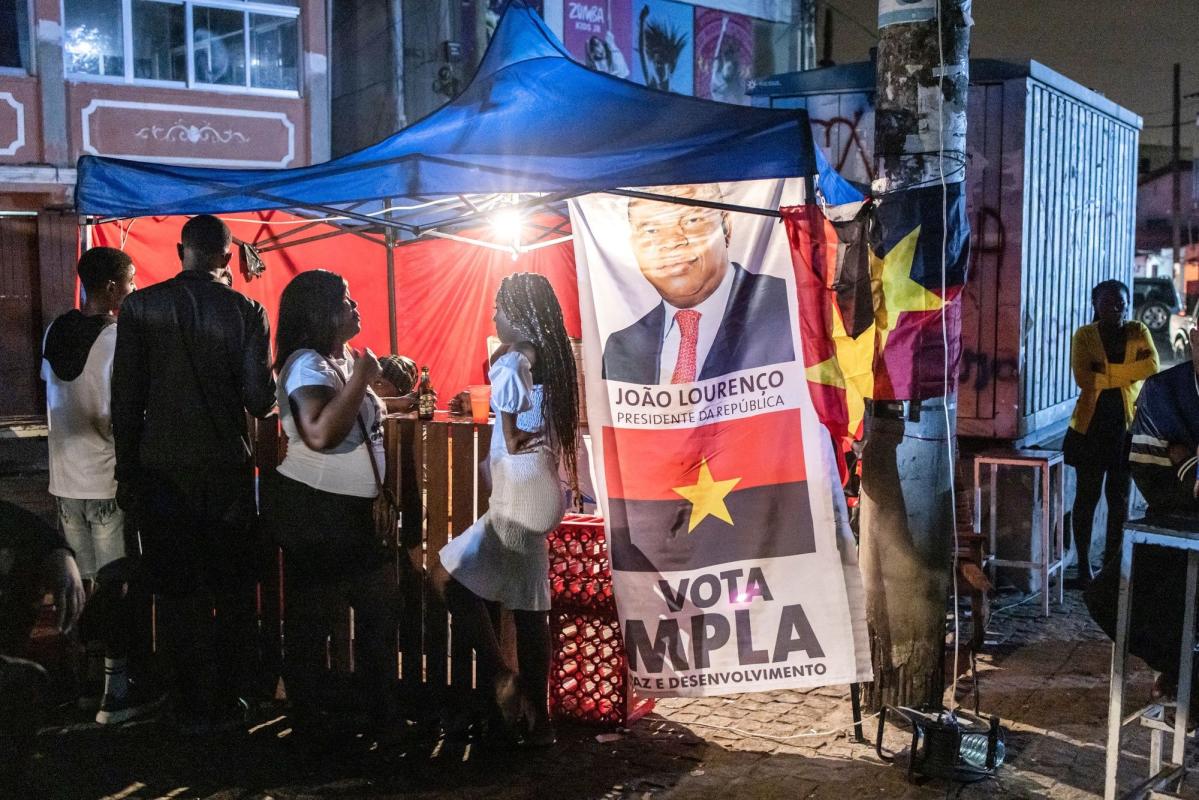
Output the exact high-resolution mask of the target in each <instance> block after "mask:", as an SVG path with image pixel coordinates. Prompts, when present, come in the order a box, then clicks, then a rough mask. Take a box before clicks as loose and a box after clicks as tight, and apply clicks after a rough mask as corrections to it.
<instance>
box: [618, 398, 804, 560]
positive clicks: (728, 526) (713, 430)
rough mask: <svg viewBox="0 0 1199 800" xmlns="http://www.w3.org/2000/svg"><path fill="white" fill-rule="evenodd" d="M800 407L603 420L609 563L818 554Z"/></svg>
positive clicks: (746, 558)
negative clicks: (689, 424)
mask: <svg viewBox="0 0 1199 800" xmlns="http://www.w3.org/2000/svg"><path fill="white" fill-rule="evenodd" d="M801 429H802V425H801V413H800V412H799V411H798V410H791V411H777V412H771V413H765V414H757V415H755V416H751V417H746V418H743V419H734V420H730V421H727V422H716V423H711V424H708V425H702V426H699V427H695V428H672V429H665V430H642V429H630V428H611V427H605V428H604V434H603V435H604V447H603V452H604V470H605V475H606V477H607V490H608V507H609V512H608V513H609V519H608V524H609V536H610V537H611V538H610V542H609V546H610V548H611V553H612V565H613V568H615V569H618V570H625V571H632V572H673V571H680V570H691V569H701V568H704V567H711V566H714V565H717V564H725V563H729V562H735V561H744V560H749V559H762V558H775V557H779V556H791V555H800V554H804V553H812V552H815V537H814V535H813V531H812V512H811V507H810V501H809V498H808V487H807V475H806V471H805V467H804V451H803V436H802V433H801Z"/></svg>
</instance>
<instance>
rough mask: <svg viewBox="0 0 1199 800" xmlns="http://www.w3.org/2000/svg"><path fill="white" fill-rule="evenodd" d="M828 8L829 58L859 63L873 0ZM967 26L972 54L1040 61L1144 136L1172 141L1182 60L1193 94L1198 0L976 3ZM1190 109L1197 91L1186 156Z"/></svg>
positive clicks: (1185, 113)
mask: <svg viewBox="0 0 1199 800" xmlns="http://www.w3.org/2000/svg"><path fill="white" fill-rule="evenodd" d="M827 4H828V5H830V6H832V7H833V9H834V22H833V27H834V37H833V58H834V59H835V60H836V61H837V63H839V64H841V63H848V62H852V61H861V60H864V59H866V58H867V57H868V52H869V49H870V48H871V47H872V46H874V44H875V41H876V33H875V31H876V27H877V19H878V2H877V0H827ZM855 22H856V23H858V24H855ZM974 22H975V25H974V30H973V32H972V41H971V56H972V57H974V58H998V59H1006V60H1028V59H1033V60H1036V61H1040V62H1041V63H1042V64H1045V65H1046V66H1049V67H1052V68H1053V69H1054V70H1056V71H1058V72H1061V73H1062V74H1064V75H1066V76H1067V77H1069V78H1071V79H1073V80H1075V81H1077V82H1078V83H1081V84H1083V85H1084V86H1087V87H1089V88H1091V89H1094V90H1095V91H1097V92H1100V93H1101V94H1104V95H1106V96H1107V97H1109V98H1111V99H1112V100H1114V101H1116V102H1117V103H1119V104H1120V105H1123V106H1125V107H1126V108H1129V109H1131V110H1132V111H1134V112H1136V113H1138V114H1140V115H1141V116H1142V117H1143V118H1144V122H1145V129H1144V130H1143V131H1142V133H1141V141H1142V142H1157V143H1161V144H1169V143H1170V128H1169V123H1170V104H1171V96H1170V95H1171V80H1172V77H1171V69H1172V65H1173V64H1174V62H1176V61H1177V62H1180V63H1181V64H1182V93H1183V95H1186V94H1189V93H1192V92H1199V0H1121V1H1120V2H1116V0H974ZM864 28H865V29H868V30H864ZM821 35H823V31H822V32H821ZM821 46H822V45H821V44H820V43H818V45H817V51H818V52H819V50H820V47H821ZM1196 113H1199V97H1192V98H1190V99H1184V100H1183V105H1182V146H1183V158H1184V159H1185V158H1187V157H1188V156H1187V149H1188V148H1189V147H1194V148H1199V129H1197V128H1196V125H1195V116H1196Z"/></svg>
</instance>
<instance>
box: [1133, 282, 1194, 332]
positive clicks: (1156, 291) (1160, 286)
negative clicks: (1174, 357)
mask: <svg viewBox="0 0 1199 800" xmlns="http://www.w3.org/2000/svg"><path fill="white" fill-rule="evenodd" d="M1182 310H1183V309H1182V303H1181V302H1179V300H1178V290H1177V289H1176V288H1174V281H1173V280H1171V279H1170V278H1133V281H1132V318H1133V319H1136V320H1139V321H1141V322H1143V323H1145V327H1147V328H1148V329H1149V330H1151V331H1152V332H1153V333H1165V332H1166V329H1167V328H1169V327H1170V318H1171V316H1174V315H1177V314H1178V312H1180V311H1182ZM1170 341H1171V342H1173V341H1174V337H1173V334H1171V336H1170Z"/></svg>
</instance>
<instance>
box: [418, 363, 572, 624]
mask: <svg viewBox="0 0 1199 800" xmlns="http://www.w3.org/2000/svg"><path fill="white" fill-rule="evenodd" d="M489 376H490V378H491V409H492V411H494V412H495V414H496V424H495V430H494V431H493V432H492V435H491V452H490V454H489V460H490V466H491V504H490V506H489V507H488V510H487V513H485V514H484V515H483V516H482V517H480V518H479V519H477V520H475V523H474V524H473V525H471V526H470V527H469V528H468V529H466V530H465V531H463V532H462V533H460V534H458V535H457V536H455V537H454V538H453V539H452V540H450V543H449V544H447V545H446V546H445V547H443V548H441V564H442V566H444V567H445V569H446V571H447V572H449V573H450V575H452V576H453V577H454V579H455V580H457V581H458V582H459V583H461V584H462V585H463V586H465V587H466V588H467V589H470V590H471V591H472V592H474V593H475V594H477V595H478V596H479V597H482V598H484V599H486V600H493V601H496V602H498V603H501V604H503V605H504V606H505V607H506V608H509V609H516V610H521V611H548V610H549V607H550V586H549V556H548V555H547V553H546V534H548V533H549V532H550V531H552V530H553V529H554V528H556V527H557V526H558V523H559V522H561V520H562V514H563V512H564V511H565V504H564V500H563V495H562V490H561V484H560V483H559V480H558V460H557V458H556V456H555V454H554V451H553V450H552V449H551V448H550V447H548V446H546V445H542V446H539V447H537V448H536V449H535V450H533V451H532V452H529V453H520V454H517V455H513V454H510V453H509V452H508V447H507V445H506V444H505V443H504V434H503V431H502V430H501V429H500V425H501V423H500V412H503V411H507V412H509V413H512V414H518V416H517V420H516V424H517V427H519V428H520V429H521V430H525V431H530V432H541V431H543V429H544V425H545V423H544V419H543V417H542V414H541V399H542V390H541V386H540V385H537V386H534V385H533V373H532V369H531V367H530V365H529V360H528V359H527V358H525V356H524V354H523V353H520V352H517V351H512V352H509V353H505V354H504V355H502V356H500V357H499V358H498V359H496V362H495V363H494V364H492V366H491V371H490V373H489Z"/></svg>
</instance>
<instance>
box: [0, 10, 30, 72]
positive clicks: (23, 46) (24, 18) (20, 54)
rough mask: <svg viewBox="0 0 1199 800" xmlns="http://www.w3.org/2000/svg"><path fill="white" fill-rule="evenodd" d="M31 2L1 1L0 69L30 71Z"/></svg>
mask: <svg viewBox="0 0 1199 800" xmlns="http://www.w3.org/2000/svg"><path fill="white" fill-rule="evenodd" d="M29 44H30V43H29V0H0V67H4V68H6V69H20V70H25V71H26V72H28V71H29Z"/></svg>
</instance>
